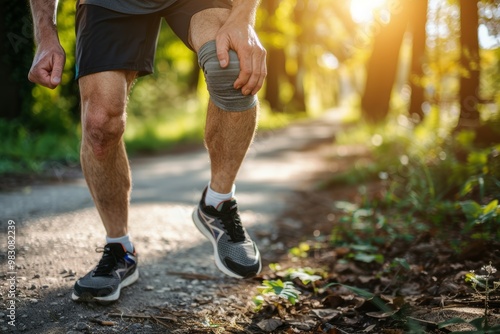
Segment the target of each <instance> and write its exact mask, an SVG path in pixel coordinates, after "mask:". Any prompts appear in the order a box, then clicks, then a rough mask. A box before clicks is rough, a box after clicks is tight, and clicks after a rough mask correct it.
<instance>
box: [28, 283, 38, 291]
mask: <svg viewBox="0 0 500 334" xmlns="http://www.w3.org/2000/svg"><path fill="white" fill-rule="evenodd" d="M35 289H36V285H35V284H31V286H30V287H29V288H28V290H35Z"/></svg>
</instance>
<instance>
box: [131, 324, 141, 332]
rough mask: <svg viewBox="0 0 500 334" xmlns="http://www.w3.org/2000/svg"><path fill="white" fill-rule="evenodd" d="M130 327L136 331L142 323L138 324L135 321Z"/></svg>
mask: <svg viewBox="0 0 500 334" xmlns="http://www.w3.org/2000/svg"><path fill="white" fill-rule="evenodd" d="M130 329H132V330H134V331H138V330H141V329H142V325H141V324H139V323H135V324H133V325H132V326H130Z"/></svg>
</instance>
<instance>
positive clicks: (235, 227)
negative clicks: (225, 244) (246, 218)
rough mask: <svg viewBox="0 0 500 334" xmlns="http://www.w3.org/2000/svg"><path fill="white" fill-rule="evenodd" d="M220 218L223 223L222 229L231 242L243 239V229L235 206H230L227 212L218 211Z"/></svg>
mask: <svg viewBox="0 0 500 334" xmlns="http://www.w3.org/2000/svg"><path fill="white" fill-rule="evenodd" d="M220 219H221V222H222V224H223V225H224V229H225V230H226V232H227V234H228V235H229V237H230V238H231V240H230V241H232V242H235V243H236V242H241V241H245V239H246V238H245V230H244V229H243V225H242V224H241V219H240V215H239V214H238V209H237V208H236V206H234V207H233V208H231V209H230V210H229V211H228V212H220Z"/></svg>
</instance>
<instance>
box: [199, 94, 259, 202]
mask: <svg viewBox="0 0 500 334" xmlns="http://www.w3.org/2000/svg"><path fill="white" fill-rule="evenodd" d="M256 124H257V107H254V108H252V109H250V110H246V111H242V112H227V111H224V110H221V109H220V108H218V107H217V106H215V105H214V104H213V103H212V101H210V102H209V104H208V111H207V122H206V126H205V145H206V147H207V149H208V153H209V156H210V168H211V173H212V178H211V181H210V187H211V188H212V189H213V190H214V191H216V192H219V193H228V192H230V191H231V188H232V186H233V183H234V181H235V179H236V175H237V173H238V170H239V169H240V166H241V163H242V162H243V159H244V158H245V155H246V153H247V151H248V148H249V147H250V144H251V143H252V140H253V137H254V133H255V128H256Z"/></svg>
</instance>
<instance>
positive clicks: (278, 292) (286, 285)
mask: <svg viewBox="0 0 500 334" xmlns="http://www.w3.org/2000/svg"><path fill="white" fill-rule="evenodd" d="M257 291H258V294H257V295H256V296H255V297H254V298H253V302H254V304H255V305H256V308H255V310H256V311H259V310H260V309H261V308H262V306H263V305H264V304H265V303H266V302H268V303H277V300H276V299H280V298H281V299H284V300H287V301H289V302H290V303H291V304H292V305H295V303H296V302H297V301H298V300H299V295H300V291H299V290H297V289H296V288H295V286H294V285H293V283H292V282H283V281H282V280H279V279H278V280H264V281H263V282H262V286H260V287H259V288H257Z"/></svg>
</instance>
